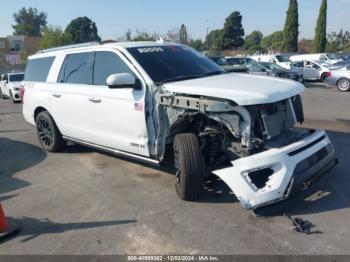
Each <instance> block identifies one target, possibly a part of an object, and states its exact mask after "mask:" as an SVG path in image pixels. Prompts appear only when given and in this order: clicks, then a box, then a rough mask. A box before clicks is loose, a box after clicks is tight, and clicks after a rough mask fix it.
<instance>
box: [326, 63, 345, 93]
mask: <svg viewBox="0 0 350 262" xmlns="http://www.w3.org/2000/svg"><path fill="white" fill-rule="evenodd" d="M327 82H328V84H329V85H333V86H336V87H337V88H338V90H339V91H341V92H349V91H350V64H348V65H346V66H344V67H342V68H339V69H337V70H332V71H331V73H330V76H329V77H328V79H327Z"/></svg>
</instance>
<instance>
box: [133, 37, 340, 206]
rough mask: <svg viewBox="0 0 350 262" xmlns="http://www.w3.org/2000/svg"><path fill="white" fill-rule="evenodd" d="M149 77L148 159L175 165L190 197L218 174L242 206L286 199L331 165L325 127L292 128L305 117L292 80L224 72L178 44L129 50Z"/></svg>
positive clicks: (182, 191) (298, 89)
mask: <svg viewBox="0 0 350 262" xmlns="http://www.w3.org/2000/svg"><path fill="white" fill-rule="evenodd" d="M128 51H129V53H130V54H131V55H132V57H133V58H135V59H136V61H137V63H139V65H140V68H142V70H144V71H145V74H146V75H147V76H149V81H147V82H148V88H149V94H148V95H147V96H146V97H147V98H146V121H147V126H148V133H149V134H148V137H149V141H148V145H149V151H150V155H151V157H152V158H154V159H157V160H159V161H163V162H169V161H170V162H172V163H173V164H174V165H175V167H176V170H177V172H176V177H177V182H176V189H177V193H178V194H179V196H180V197H181V198H182V199H184V200H190V201H191V200H195V199H196V198H197V197H198V196H199V193H200V190H201V189H202V188H203V177H204V176H209V175H210V174H212V173H214V174H216V175H217V176H219V177H220V178H221V179H222V180H223V181H224V182H225V183H226V184H227V185H228V186H229V187H230V188H231V190H232V191H233V193H234V194H235V195H236V197H237V198H238V199H239V200H240V202H241V204H242V205H243V207H245V208H247V209H256V208H258V207H261V206H265V205H269V204H272V203H276V202H279V201H282V200H284V199H286V198H288V197H289V196H290V195H291V194H292V193H293V192H294V191H297V190H298V188H300V187H302V186H303V185H304V184H305V183H307V182H308V181H310V180H312V179H313V178H314V177H315V176H317V175H319V174H321V173H323V172H325V171H326V170H328V169H330V168H331V167H333V166H334V165H335V164H336V157H335V153H334V149H333V146H332V144H331V142H330V140H329V138H328V136H327V134H326V132H325V131H323V130H308V129H303V128H299V127H297V123H300V124H301V123H303V121H304V113H303V106H302V101H301V98H300V94H301V93H302V92H303V91H304V89H305V87H304V86H303V85H302V84H301V83H298V82H296V81H291V80H287V79H277V78H272V77H265V76H255V75H248V74H236V73H227V72H225V71H224V70H222V69H221V68H220V67H219V66H217V65H216V64H215V63H213V62H212V61H210V60H209V59H208V58H206V57H205V56H204V55H203V54H200V53H198V52H196V51H195V50H193V49H191V48H189V47H186V46H183V45H177V44H171V43H159V44H158V45H157V46H148V47H144V48H137V47H135V48H128Z"/></svg>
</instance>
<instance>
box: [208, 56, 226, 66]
mask: <svg viewBox="0 0 350 262" xmlns="http://www.w3.org/2000/svg"><path fill="white" fill-rule="evenodd" d="M209 58H210V59H211V60H213V61H214V62H215V63H216V64H218V65H221V66H223V65H228V62H227V61H226V59H225V58H223V57H209Z"/></svg>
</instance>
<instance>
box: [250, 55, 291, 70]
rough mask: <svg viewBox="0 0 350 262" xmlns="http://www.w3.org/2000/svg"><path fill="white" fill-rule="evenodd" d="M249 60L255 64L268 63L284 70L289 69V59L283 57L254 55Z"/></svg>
mask: <svg viewBox="0 0 350 262" xmlns="http://www.w3.org/2000/svg"><path fill="white" fill-rule="evenodd" d="M249 58H251V59H254V60H255V61H256V62H258V63H260V62H269V63H274V64H277V65H279V66H282V67H283V68H285V69H290V62H291V61H290V59H289V58H288V57H287V56H285V55H269V54H265V55H254V56H250V57H249Z"/></svg>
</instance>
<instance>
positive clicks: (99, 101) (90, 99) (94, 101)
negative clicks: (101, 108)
mask: <svg viewBox="0 0 350 262" xmlns="http://www.w3.org/2000/svg"><path fill="white" fill-rule="evenodd" d="M89 101H90V102H92V103H101V102H102V100H101V99H99V98H94V97H91V98H89Z"/></svg>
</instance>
